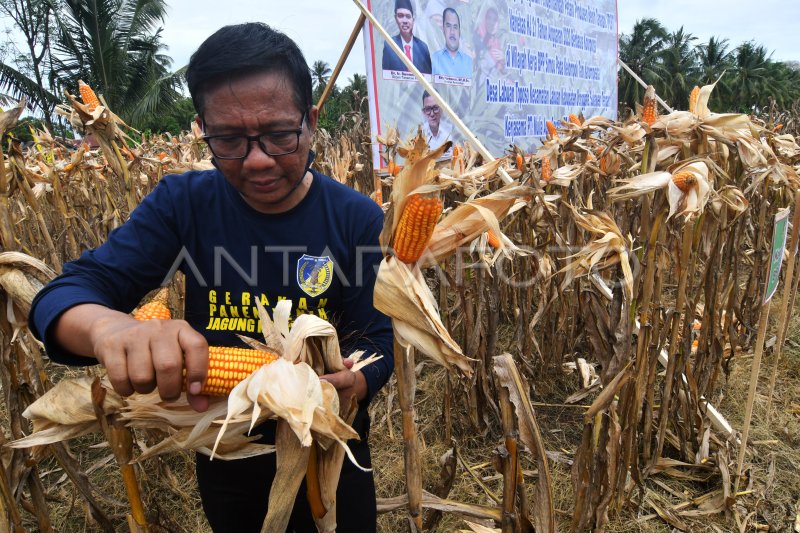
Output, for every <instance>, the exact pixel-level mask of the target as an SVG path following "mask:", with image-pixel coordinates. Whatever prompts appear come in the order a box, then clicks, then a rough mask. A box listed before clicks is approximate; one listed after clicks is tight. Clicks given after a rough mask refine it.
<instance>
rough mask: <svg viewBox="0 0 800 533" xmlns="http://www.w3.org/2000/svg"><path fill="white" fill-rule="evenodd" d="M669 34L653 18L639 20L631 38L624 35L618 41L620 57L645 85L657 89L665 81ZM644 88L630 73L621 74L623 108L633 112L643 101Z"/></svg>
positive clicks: (620, 85)
mask: <svg viewBox="0 0 800 533" xmlns="http://www.w3.org/2000/svg"><path fill="white" fill-rule="evenodd" d="M667 35H668V34H667V30H666V29H665V28H664V26H662V25H661V23H660V22H659V21H658V20H656V19H654V18H647V19H642V20H637V21H636V24H634V26H633V31H632V32H631V34H630V35H627V34H623V35H621V36H620V39H619V57H620V59H621V60H622V61H624V62H625V64H627V65H628V66H629V67H630V68H631V70H633V71H634V72H635V73H636V74H638V75H639V77H641V78H642V79H643V80H644V81H645V83H648V84H650V85H654V86H658V85H659V84H661V82H662V80H663V79H665V77H666V74H665V72H664V69H663V68H662V63H661V55H662V53H663V50H664V44H665V41H666V39H667ZM643 96H644V87H642V86H641V85H640V84H639V83H638V82H637V81H636V80H634V79H633V78H632V77H631V76H630V75H628V73H627V72H625V71H621V72H620V81H619V99H620V104H622V105H627V106H629V107H631V108H633V106H634V104H635V103H637V102H641V101H642V97H643Z"/></svg>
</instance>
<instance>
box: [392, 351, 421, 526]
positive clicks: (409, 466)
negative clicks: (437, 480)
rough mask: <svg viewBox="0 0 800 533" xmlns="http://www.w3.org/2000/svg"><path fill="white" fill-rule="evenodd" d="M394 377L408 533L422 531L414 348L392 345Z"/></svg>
mask: <svg viewBox="0 0 800 533" xmlns="http://www.w3.org/2000/svg"><path fill="white" fill-rule="evenodd" d="M394 373H395V375H396V376H397V397H398V400H399V402H400V411H401V413H402V415H403V443H404V444H403V457H404V459H405V467H406V491H407V492H408V523H409V528H410V529H411V531H412V533H414V532H416V531H419V530H421V529H422V467H421V465H420V457H419V438H418V437H417V422H416V413H415V410H414V394H415V391H416V387H417V375H416V374H415V373H414V348H412V347H409V348H404V347H403V346H401V345H400V343H399V342H398V341H397V337H396V336H395V341H394Z"/></svg>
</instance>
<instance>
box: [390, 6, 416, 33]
mask: <svg viewBox="0 0 800 533" xmlns="http://www.w3.org/2000/svg"><path fill="white" fill-rule="evenodd" d="M394 19H395V20H396V21H397V28H398V29H399V30H400V35H402V36H403V39H404V40H406V41H410V40H411V35H412V34H413V33H414V14H413V13H411V11H409V10H408V9H396V10H395V12H394Z"/></svg>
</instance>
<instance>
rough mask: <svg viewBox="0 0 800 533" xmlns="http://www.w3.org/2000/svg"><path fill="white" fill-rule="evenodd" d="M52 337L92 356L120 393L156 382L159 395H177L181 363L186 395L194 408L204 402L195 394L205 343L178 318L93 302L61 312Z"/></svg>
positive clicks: (202, 407) (200, 379)
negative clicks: (140, 315)
mask: <svg viewBox="0 0 800 533" xmlns="http://www.w3.org/2000/svg"><path fill="white" fill-rule="evenodd" d="M54 334H55V340H56V341H57V342H58V343H59V344H60V345H61V346H63V347H64V348H65V349H67V350H69V351H70V352H72V353H76V354H80V355H86V356H90V357H94V358H96V359H97V361H98V362H99V363H100V364H102V365H103V366H104V367H105V368H106V371H107V372H108V378H109V380H110V381H111V385H112V386H113V387H114V390H115V391H117V392H118V393H119V394H121V395H123V396H128V395H130V394H133V393H134V392H139V393H143V394H144V393H148V392H152V391H153V390H155V389H156V388H158V394H159V395H160V396H161V398H162V399H164V400H168V401H169V400H174V399H176V398H178V396H180V393H181V388H182V386H183V369H184V367H185V368H186V382H187V389H188V390H187V400H188V402H189V405H191V406H192V408H193V409H195V410H196V411H205V410H206V409H207V408H208V397H207V396H201V395H199V393H200V389H201V387H202V385H203V382H204V381H205V379H206V373H207V371H208V343H207V342H206V340H205V338H204V337H203V336H202V335H200V333H198V332H197V331H195V330H194V329H193V328H192V327H191V326H190V325H189V324H188V323H187V322H185V321H183V320H146V321H140V320H136V319H134V318H133V317H131V316H130V315H128V314H125V313H121V312H118V311H114V310H111V309H108V308H106V307H103V306H101V305H96V304H81V305H77V306H75V307H72V308H70V309H68V310H67V311H65V312H64V314H63V315H61V317H60V318H59V319H58V322H57V323H56V326H55V331H54Z"/></svg>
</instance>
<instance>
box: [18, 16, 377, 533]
mask: <svg viewBox="0 0 800 533" xmlns="http://www.w3.org/2000/svg"><path fill="white" fill-rule="evenodd" d="M186 79H187V84H188V87H189V92H190V94H191V96H192V101H193V102H194V106H195V109H196V111H197V115H198V118H197V123H198V125H199V126H200V127H201V128H202V130H203V131H204V133H205V139H206V142H207V143H208V146H209V148H210V149H211V151H212V153H213V156H214V158H213V161H214V165H215V166H216V170H211V171H193V172H188V173H186V174H182V175H173V176H166V177H165V178H164V179H162V180H161V182H160V183H159V184H158V185H157V186H156V188H155V189H154V190H153V192H152V193H151V194H150V195H148V196H147V198H145V199H144V200H143V201H142V204H141V205H140V206H139V207H138V208H137V209H136V210H135V211H134V212H133V213H132V214H131V217H130V220H129V221H128V222H126V223H125V224H124V225H123V226H121V227H120V228H118V229H116V230H115V231H114V232H112V233H111V234H110V235H109V238H108V241H107V242H106V243H104V244H103V245H102V246H100V247H99V248H98V249H96V250H93V251H89V252H86V253H84V254H83V255H82V256H81V258H80V259H79V260H77V261H75V262H73V263H70V264H68V265H66V266H65V267H64V273H63V274H62V275H61V276H59V277H58V278H56V279H55V280H54V281H53V282H51V283H50V284H49V285H48V286H47V287H45V288H44V289H43V290H42V291H41V292H40V293H39V295H38V296H37V298H36V299H35V301H34V303H33V306H32V309H31V324H32V329H33V331H34V334H35V335H36V336H37V337H38V338H40V339H42V340H43V341H44V342H45V345H46V348H47V351H48V354H49V355H50V357H51V358H52V359H54V360H56V361H59V362H63V363H68V364H90V363H92V362H95V360H96V361H97V362H99V363H100V364H102V365H103V366H105V367H106V370H107V372H108V376H109V379H110V381H111V383H112V385H113V387H114V388H115V390H116V391H117V392H119V393H121V394H123V395H128V394H131V393H133V392H134V391H136V392H140V393H147V392H150V391H152V390H154V389H156V388H157V389H158V391H159V394H160V395H161V397H162V398H164V399H173V398H176V397H177V396H178V395H179V394H180V392H181V382H182V377H181V374H182V369H183V368H184V367H185V368H186V381H187V384H188V400H189V403H190V404H191V405H192V406H193V407H194V408H195V409H197V410H199V411H203V410H205V409H206V408H207V406H208V398H206V397H202V396H199V395H198V392H199V390H200V387H201V385H202V383H203V381H204V380H205V378H206V372H207V358H208V346H209V345H221V346H236V345H239V346H241V345H242V343H241V341H239V340H238V338H237V337H236V334H237V333H241V334H249V336H251V337H258V333H257V332H258V331H260V328H255V329H253V328H248V327H247V326H245V324H248V323H250V322H249V321H248V320H236V321H234V320H231V321H221V320H219V317H221V316H222V317H231V316H235V317H250V318H253V319H255V318H257V316H258V315H257V313H256V311H255V310H254V309H255V307H254V306H255V302H254V300H255V299H256V298H260V299H261V301H262V302H263V303H264V304H265V306H266V307H267V308H269V309H272V308H274V306H275V305H276V304H277V302H278V301H279V300H282V299H289V300H292V302H293V313H294V314H296V315H299V314H300V313H304V312H311V313H315V314H317V315H319V316H321V317H323V318H327V319H328V320H329V321H330V322H331V323H333V324H334V325H335V326H336V328H337V331H338V333H339V338H340V339H342V351H343V353H345V354H348V353H350V352H352V351H354V350H357V349H363V350H366V351H367V352H368V353H379V354H381V355H382V356H383V359H381V360H379V361H378V362H377V363H375V364H373V365H369V366H367V367H366V368H364V369H363V371H360V372H351V371H350V370H345V371H342V372H337V373H335V374H331V375H327V376H323V378H324V379H326V380H328V381H329V382H330V383H332V384H333V385H334V386H335V387H336V388H337V389H338V390H339V393H340V396H344V397H348V398H349V397H350V396H351V395H355V396H356V397H357V398H358V400H359V402H360V403H359V405H360V409H359V413H358V415H357V416H356V420H355V421H354V423H353V426H354V428H355V429H356V430H357V431H358V432H359V433H360V435H361V438H362V440H361V441H360V442H358V443H355V442H353V443H349V444H350V446H351V449H352V450H353V451H354V453H355V454H356V457H357V458H358V461H359V462H360V464H362V465H365V466H369V465H370V458H369V448H368V446H367V444H366V443H367V441H366V438H367V433H368V430H369V419H368V416H367V413H366V407H367V404H368V402H369V400H370V399H371V398H372V397H374V395H375V394H376V393H377V391H378V390H379V389H380V388H381V387H382V386H383V385H384V383H385V382H386V380H387V379H388V377H389V374H390V373H391V369H392V366H393V357H392V330H391V323H390V321H389V320H388V318H386V317H385V316H384V315H382V314H380V313H378V312H377V311H376V310H375V309H374V307H373V305H372V292H373V287H374V282H375V270H376V269H375V266H376V265H377V264H378V263H379V261H380V253H379V251H378V235H379V233H380V231H381V226H382V212H381V210H380V208H379V207H378V206H376V205H375V203H374V202H372V201H371V200H369V198H367V197H365V196H363V195H360V194H358V193H356V192H354V191H353V190H352V189H349V188H348V187H346V186H344V185H341V184H339V183H337V182H335V181H334V180H332V179H331V178H329V177H327V176H324V175H322V174H320V173H318V172H316V171H313V170H310V164H311V161H312V160H313V153H312V152H311V151H310V143H311V137H312V134H313V132H314V128H315V127H316V124H317V118H318V110H317V108H316V107H314V106H313V105H312V101H311V76H310V71H309V68H308V65H307V64H306V62H305V58H304V57H303V54H302V52H301V51H300V49H299V48H298V47H297V45H296V44H295V43H294V42H293V41H292V40H291V39H289V38H288V37H287V36H285V35H284V34H282V33H280V32H277V31H275V30H273V29H271V28H270V27H269V26H267V25H264V24H257V23H250V24H242V25H237V26H227V27H224V28H222V29H220V30H219V31H217V32H216V33H215V34H214V35H212V36H211V37H209V38H208V39H207V40H206V41H205V42H204V43H203V44H202V45H201V46H200V48H198V50H197V51H196V52H195V54H194V55H193V56H192V58H191V60H190V62H189V66H188V69H187V72H186ZM176 269H180V270H181V271H183V272H184V273H185V275H186V277H185V280H186V301H185V313H184V315H185V320H167V321H161V320H152V321H146V322H140V321H136V320H134V319H132V318H131V317H130V316H129V315H128V313H129V312H130V311H131V309H132V308H133V307H134V306H135V305H136V304H137V303H139V301H140V299H141V298H142V297H143V296H144V295H145V294H146V293H147V292H148V291H149V290H150V289H153V288H155V287H158V286H159V285H160V284H162V283H163V282H164V281H165V278H168V277H169V276H171V275H172V274H173V273H174V270H176ZM309 271H311V272H313V273H319V272H324V273H325V275H324V276H322V275H319V274H318V275H315V276H311V275H308V272H309ZM312 278H313V279H312ZM215 319H217V320H215ZM221 323H226V324H228V327H227V328H221V327H220V324H221ZM256 323H257V320H256ZM236 328H243V329H236ZM274 431H275V424H274V422H269V423H267V424H264V425H263V426H262V427H260V428H257V429H256V430H254V431H253V434H259V433H260V434H262V435H263V436H264V438H263V439H262V442H274ZM271 439H272V440H271ZM274 475H275V457H274V454H269V455H264V456H259V457H254V458H250V459H242V460H237V461H219V460H217V461H213V462H209V460H208V458H207V457H205V456H202V455H198V460H197V478H198V484H199V488H200V495H201V498H202V502H203V509H204V510H205V512H206V516H207V518H208V520H209V523H210V524H211V527H212V529H213V530H214V531H215V532H245V533H246V532H250V531H260V529H261V524H262V522H263V519H264V516H265V515H266V504H267V493H268V491H269V487H270V485H271V483H272V478H273V476H274ZM305 493H306V490H305V487H301V488H300V490H299V492H298V495H297V497H296V502H295V507H294V510H293V513H292V520H291V522H290V530H294V531H303V532H305V531H314V532H315V531H316V527H315V526H314V523H313V520H312V517H311V514H310V510H309V506H308V502H307V501H306V498H305ZM337 494H338V496H337V501H338V506H337V517H338V520H339V525H340V527H339V531H354V532H355V531H358V532H361V531H375V527H376V525H375V521H376V504H375V488H374V483H373V479H372V475H371V474H364V473H362V472H361V471H360V470H357V469H356V468H355V467H354V466H352V465H351V464H350V462H349V461H347V460H345V464H344V466H343V468H342V475H341V481H340V484H339V489H338V493H337Z"/></svg>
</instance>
